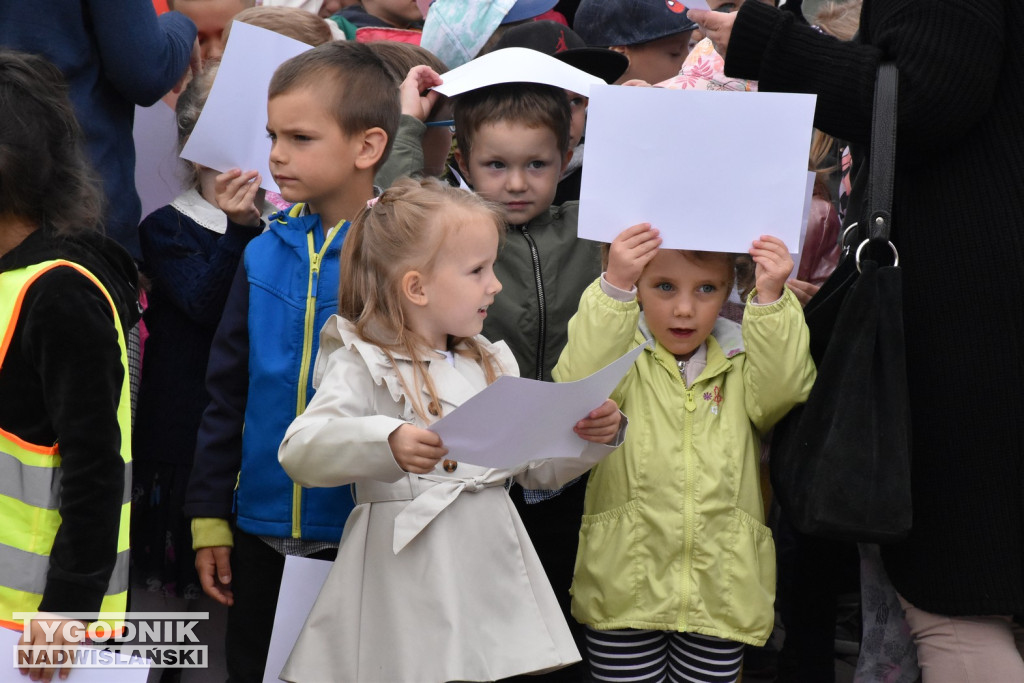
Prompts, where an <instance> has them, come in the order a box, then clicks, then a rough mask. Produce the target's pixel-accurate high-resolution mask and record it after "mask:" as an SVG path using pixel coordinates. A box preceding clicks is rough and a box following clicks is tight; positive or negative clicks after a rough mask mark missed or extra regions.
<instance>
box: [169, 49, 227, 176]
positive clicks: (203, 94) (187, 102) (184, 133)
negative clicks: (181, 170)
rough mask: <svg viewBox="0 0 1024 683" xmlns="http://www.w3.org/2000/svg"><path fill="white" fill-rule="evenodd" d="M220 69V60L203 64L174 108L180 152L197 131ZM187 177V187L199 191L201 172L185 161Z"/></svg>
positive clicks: (207, 61)
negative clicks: (200, 117) (197, 123)
mask: <svg viewBox="0 0 1024 683" xmlns="http://www.w3.org/2000/svg"><path fill="white" fill-rule="evenodd" d="M218 69H220V60H219V59H208V60H206V61H205V62H203V70H202V71H200V72H199V73H197V74H196V75H195V76H193V77H192V80H190V81H189V82H188V85H187V86H185V90H183V91H182V93H181V95H180V96H179V97H178V102H177V104H176V105H175V107H174V119H175V123H176V124H177V128H178V152H179V153H180V152H181V150H183V149H184V148H185V143H186V142H188V138H189V136H190V135H192V131H193V130H195V129H196V122H198V121H199V115H200V114H201V113H202V111H203V107H204V106H205V105H206V98H208V97H209V96H210V90H211V89H212V88H213V80H214V79H215V78H216V77H217V70H218ZM183 161H184V160H183ZM184 164H185V168H186V169H187V170H186V175H185V185H186V186H187V187H190V188H192V189H195V190H198V189H199V170H198V169H197V168H196V165H195V164H194V163H192V162H190V161H185V162H184Z"/></svg>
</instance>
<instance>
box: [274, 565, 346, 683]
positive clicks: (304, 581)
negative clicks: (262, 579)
mask: <svg viewBox="0 0 1024 683" xmlns="http://www.w3.org/2000/svg"><path fill="white" fill-rule="evenodd" d="M333 564H334V563H333V562H331V561H330V560H315V559H313V558H311V557H296V556H295V555H289V556H287V557H286V558H284V574H283V575H282V576H281V592H280V594H279V595H278V597H277V612H276V613H275V614H274V631H273V633H272V634H271V636H270V650H269V652H268V653H267V666H266V669H265V670H264V672H263V683H276V682H277V681H279V680H281V679H280V678H279V677H278V675H279V674H280V673H281V669H283V668H284V665H285V662H287V661H288V655H290V654H291V652H292V648H293V647H295V641H297V640H298V639H299V631H301V630H302V625H303V624H305V623H306V617H307V616H309V612H310V610H312V609H313V603H315V602H316V598H317V596H318V595H319V594H320V588H321V587H322V586H323V585H324V581H326V580H327V574H328V573H329V572H330V571H331V566H332V565H333Z"/></svg>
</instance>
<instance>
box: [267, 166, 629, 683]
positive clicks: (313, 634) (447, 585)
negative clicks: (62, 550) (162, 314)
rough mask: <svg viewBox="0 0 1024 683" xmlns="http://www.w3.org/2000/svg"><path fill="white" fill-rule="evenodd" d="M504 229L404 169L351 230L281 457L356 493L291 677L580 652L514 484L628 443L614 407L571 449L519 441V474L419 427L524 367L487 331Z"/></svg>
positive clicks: (468, 201) (445, 677)
mask: <svg viewBox="0 0 1024 683" xmlns="http://www.w3.org/2000/svg"><path fill="white" fill-rule="evenodd" d="M503 231H504V225H503V222H502V220H501V218H500V217H499V214H498V213H496V211H495V210H494V209H493V208H492V207H491V206H490V205H489V204H487V203H486V202H485V201H484V200H482V199H480V198H479V197H477V196H476V195H473V194H471V193H468V192H465V191H462V190H459V189H455V188H450V187H447V186H445V185H443V184H442V183H440V182H438V181H436V180H434V179H426V180H422V181H413V180H409V179H402V180H399V181H398V182H397V183H396V184H395V185H394V186H392V187H391V188H390V189H388V190H387V191H386V192H384V194H383V195H381V197H380V198H379V199H378V200H376V201H375V202H372V205H371V206H369V207H368V208H367V209H366V210H365V211H364V212H363V213H362V214H361V215H360V216H359V217H358V218H357V219H356V221H355V223H354V224H353V226H352V228H351V229H350V231H349V233H348V236H347V238H346V239H345V245H344V248H343V250H342V257H341V261H342V262H341V289H340V297H339V314H338V315H336V316H334V317H332V318H331V319H330V320H329V321H328V322H327V324H326V325H325V327H324V329H323V331H322V332H321V342H320V352H319V354H318V356H317V361H316V367H315V371H314V380H313V382H314V385H315V386H316V387H317V392H316V394H315V396H314V398H313V400H312V401H311V402H310V404H309V407H308V408H307V409H306V412H305V413H303V415H301V416H300V417H298V418H296V420H295V421H294V422H293V423H292V425H291V426H290V427H289V428H288V431H287V433H286V434H285V438H284V442H283V443H282V444H281V450H280V453H279V456H280V461H281V464H282V466H283V467H284V468H285V470H286V471H287V472H288V473H289V475H291V476H292V478H294V479H295V481H297V482H298V483H300V484H302V485H304V486H340V485H345V484H353V483H354V484H355V487H354V495H355V498H356V503H357V505H356V508H355V510H353V512H352V515H351V516H350V517H349V519H348V523H347V525H346V526H345V531H344V534H343V536H342V540H341V546H340V548H339V550H338V557H337V560H336V561H335V564H334V567H333V568H332V570H331V572H330V575H329V577H328V578H327V581H326V583H325V584H324V587H323V589H322V590H321V592H320V596H319V597H318V599H317V602H316V605H315V606H314V607H313V610H312V611H311V613H310V615H309V618H308V619H307V621H306V625H305V627H304V628H303V630H302V633H301V635H300V636H299V639H298V643H297V644H296V646H295V649H294V650H293V651H292V655H291V658H290V659H289V661H288V664H287V665H286V667H285V669H284V671H283V672H282V677H283V678H284V679H285V680H290V681H316V680H328V679H330V680H346V681H368V680H374V681H384V680H387V681H437V682H441V681H450V680H494V679H498V678H505V677H508V676H512V675H516V674H521V673H529V672H535V671H542V670H548V669H555V668H560V667H562V666H566V665H568V664H571V663H573V662H576V661H578V660H579V653H578V652H577V651H576V648H575V646H574V644H573V640H572V637H571V635H570V633H569V630H568V628H567V626H566V624H565V622H564V619H563V617H562V616H561V611H560V610H559V608H558V603H557V602H556V599H555V595H554V593H553V591H552V589H551V587H550V585H549V584H548V582H547V579H546V577H545V574H544V570H543V568H542V567H541V565H540V562H539V561H538V559H537V555H536V553H535V551H534V549H533V546H532V545H531V543H530V540H529V537H528V536H527V534H526V531H525V530H524V528H523V525H522V522H521V521H520V519H519V517H518V515H517V513H516V510H515V507H514V505H513V504H512V502H511V500H510V499H509V497H508V493H507V492H506V489H505V483H506V481H507V480H508V479H510V478H514V479H515V480H516V481H518V482H520V483H521V484H523V485H524V486H527V487H529V488H554V487H558V486H560V485H562V484H564V483H566V482H568V481H570V480H571V479H573V478H574V477H576V476H578V475H579V474H581V473H582V472H583V471H585V470H586V469H588V468H589V467H591V466H592V465H593V464H594V463H595V462H597V460H599V459H600V458H601V457H603V456H604V455H605V454H606V453H607V452H609V451H610V450H611V449H612V448H613V447H614V446H608V445H605V444H609V443H611V442H615V440H616V439H617V438H619V431H620V421H621V415H620V413H619V412H618V409H617V407H616V405H615V404H614V403H613V402H611V401H606V402H605V403H604V404H603V405H602V406H601V407H599V408H598V409H596V410H594V411H592V412H591V413H590V414H589V415H588V416H587V417H586V418H585V419H583V420H580V421H579V422H578V423H577V424H576V425H575V431H576V433H577V434H578V435H579V436H580V437H581V438H583V439H586V440H587V441H589V442H592V443H591V445H590V446H588V447H587V448H586V449H585V451H584V454H583V456H582V458H580V459H579V460H577V459H555V460H543V459H542V458H543V455H544V454H543V453H523V462H524V464H523V465H522V466H520V467H517V468H515V469H513V470H497V469H489V468H484V467H479V466H475V465H472V464H470V463H467V462H459V461H458V460H457V459H455V456H456V455H457V454H455V453H448V451H447V449H446V448H445V446H444V444H443V443H442V442H441V439H440V438H439V437H438V436H437V434H435V433H434V432H431V431H428V430H427V429H426V427H427V426H428V425H429V424H430V423H432V422H434V421H436V420H437V419H438V418H440V417H442V416H444V415H446V414H448V413H450V412H451V411H452V410H454V409H455V408H456V407H457V406H458V405H459V404H461V403H462V402H463V401H465V400H466V399H468V398H469V397H471V396H472V395H473V394H475V393H476V392H478V391H480V390H481V389H483V388H484V387H486V386H487V385H488V384H490V383H491V382H492V381H494V379H495V378H497V377H498V376H499V375H502V374H517V371H516V364H515V360H514V358H513V356H512V354H511V352H510V351H509V349H508V347H507V346H506V345H505V344H504V343H499V344H491V343H490V342H488V341H487V340H486V339H484V338H483V337H481V336H479V333H480V330H481V329H482V327H483V320H484V318H485V317H486V315H487V310H488V307H489V306H490V304H491V303H492V302H493V301H494V297H495V296H497V295H498V294H499V292H500V291H501V283H499V282H498V280H497V278H496V277H495V275H494V270H493V266H494V260H495V258H496V256H497V251H498V244H499V242H500V239H501V236H502V233H503ZM501 417H502V416H501V415H496V416H495V419H501ZM523 428H524V429H529V425H523ZM446 456H447V457H446Z"/></svg>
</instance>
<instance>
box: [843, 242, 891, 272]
mask: <svg viewBox="0 0 1024 683" xmlns="http://www.w3.org/2000/svg"><path fill="white" fill-rule="evenodd" d="M870 241H871V240H870V239H867V240H864V241H863V242H861V243H860V246H859V247H857V254H856V256H855V258H854V263H856V264H857V272H858V273H859V272H860V252H862V251H863V250H864V247H865V246H866V245H867V243H868V242H870ZM886 244H888V245H889V248H890V249H892V267H893V268H895V267H896V266H898V265H899V264H900V253H899V252H898V251H896V245H894V244H893V243H892V242H889V241H886Z"/></svg>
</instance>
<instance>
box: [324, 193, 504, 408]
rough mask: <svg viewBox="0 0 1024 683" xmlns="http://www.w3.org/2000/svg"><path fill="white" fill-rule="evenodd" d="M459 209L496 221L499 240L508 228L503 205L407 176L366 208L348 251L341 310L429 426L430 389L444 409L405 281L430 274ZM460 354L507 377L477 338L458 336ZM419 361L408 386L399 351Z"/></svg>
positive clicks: (490, 377)
mask: <svg viewBox="0 0 1024 683" xmlns="http://www.w3.org/2000/svg"><path fill="white" fill-rule="evenodd" d="M452 208H457V209H462V210H463V211H467V212H473V213H476V214H481V215H483V216H484V217H485V218H484V219H485V220H489V221H491V222H492V223H493V225H494V229H495V231H496V232H497V233H498V235H499V237H500V236H503V235H504V231H505V223H504V220H503V219H502V218H501V214H500V213H499V212H498V210H497V209H496V207H494V206H493V205H491V204H490V203H488V202H487V201H485V200H484V199H482V198H481V197H479V196H478V195H475V194H473V193H471V192H466V191H465V190H461V189H458V188H454V187H450V186H448V185H446V184H444V183H442V182H440V181H439V180H437V179H436V178H423V179H422V180H413V179H411V178H399V179H398V180H397V181H395V183H394V184H393V185H392V186H391V187H390V188H388V189H387V190H385V191H384V193H383V194H382V195H381V196H380V197H379V198H378V199H377V201H376V202H375V203H374V204H373V206H371V207H368V208H366V209H363V210H362V211H361V212H360V213H359V215H358V216H357V217H356V219H355V222H354V223H353V224H352V227H351V228H349V231H348V234H347V235H346V236H345V243H344V246H343V247H342V249H341V284H340V286H339V291H338V313H339V315H341V317H343V318H345V319H347V320H348V321H350V322H351V323H352V324H353V325H354V326H355V329H356V334H358V335H359V337H360V338H361V339H363V340H364V341H366V342H369V343H371V344H374V345H375V346H378V347H380V348H381V350H383V351H384V353H385V355H387V357H388V359H389V360H390V361H391V363H392V365H393V366H394V367H395V369H396V371H397V372H398V377H399V381H400V382H401V383H402V386H403V387H404V388H405V390H406V395H408V396H409V397H410V399H411V401H412V406H413V410H414V411H415V412H416V414H417V415H418V416H419V417H420V419H422V420H423V421H425V422H429V421H430V418H428V417H427V414H426V413H425V412H424V410H423V405H422V402H421V401H420V399H419V393H420V388H421V387H423V388H425V389H426V390H427V393H428V395H429V396H430V399H431V402H432V404H433V405H434V406H436V407H437V408H438V411H437V412H440V405H441V404H440V401H439V400H438V396H437V391H436V389H435V387H434V383H433V381H432V380H431V378H430V375H429V374H428V373H427V371H426V363H425V361H424V360H423V359H422V353H423V352H424V351H429V350H430V346H429V345H428V344H427V342H426V340H424V339H423V338H422V337H420V336H419V335H417V334H415V333H414V332H412V331H411V330H409V329H408V328H407V327H406V324H405V315H404V313H403V311H402V296H403V294H402V289H401V287H402V284H401V283H402V277H403V276H404V275H405V274H406V273H407V272H409V271H410V270H420V271H423V272H429V271H430V270H431V268H433V265H434V263H435V262H436V260H437V256H438V254H439V252H440V250H441V246H442V244H443V242H444V239H445V237H446V236H448V235H449V234H450V233H451V231H452V230H453V229H454V226H452V225H451V224H449V223H447V222H446V221H445V220H444V217H445V216H446V211H448V210H449V209H452ZM449 347H450V348H451V349H452V351H454V352H455V353H458V354H459V355H461V356H465V357H467V358H470V359H472V360H475V361H476V362H477V363H479V364H480V365H481V366H483V369H484V376H485V377H486V380H487V383H488V384H490V383H491V382H493V381H494V380H495V379H497V377H498V375H499V374H501V372H502V367H501V365H500V363H499V362H498V360H497V358H495V357H494V355H493V354H492V353H491V352H490V351H488V350H487V348H485V347H484V345H483V344H482V343H481V342H480V341H479V340H477V339H474V338H461V337H460V338H452V339H450V340H449ZM395 352H400V353H404V354H406V355H408V356H409V357H410V358H411V359H412V368H413V376H412V381H411V382H407V381H406V378H405V377H404V376H403V375H402V372H401V370H399V368H398V364H397V363H395V358H394V353H395Z"/></svg>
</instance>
